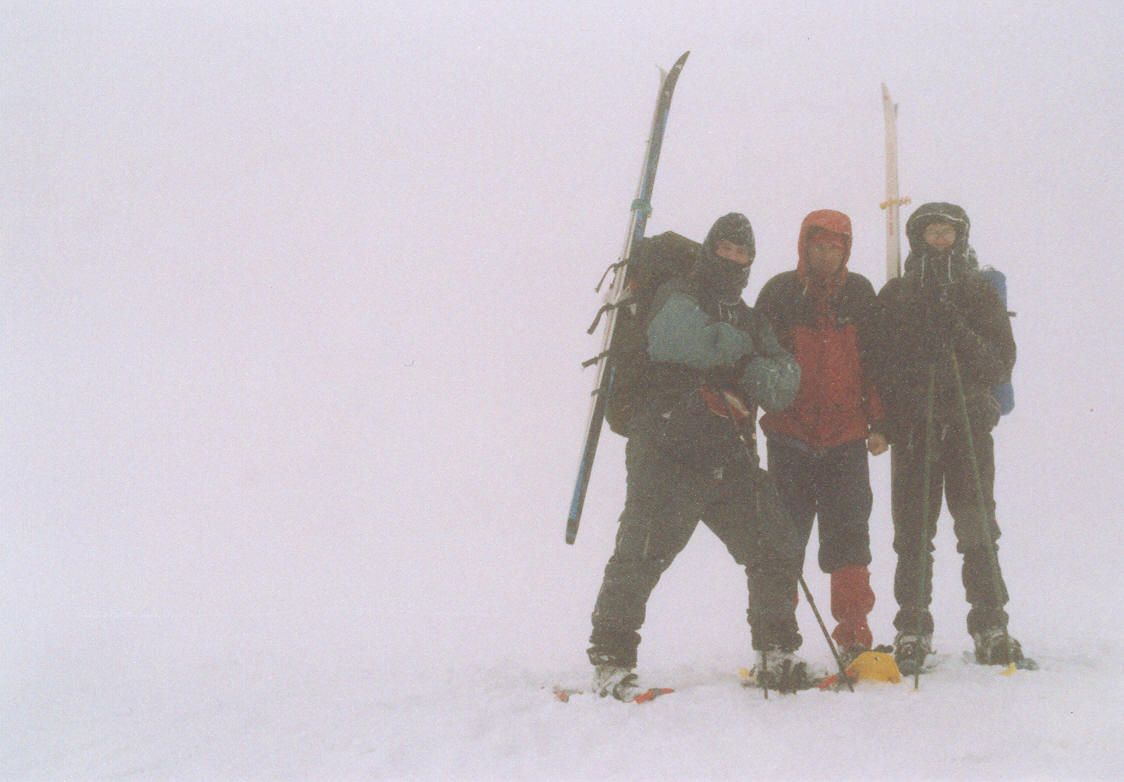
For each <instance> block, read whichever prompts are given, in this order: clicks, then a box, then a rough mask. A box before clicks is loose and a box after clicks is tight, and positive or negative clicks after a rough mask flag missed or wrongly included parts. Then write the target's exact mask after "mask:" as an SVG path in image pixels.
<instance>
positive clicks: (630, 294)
mask: <svg viewBox="0 0 1124 782" xmlns="http://www.w3.org/2000/svg"><path fill="white" fill-rule="evenodd" d="M701 248H702V245H700V244H699V243H698V242H695V241H692V240H690V239H688V238H687V237H685V236H681V235H680V234H677V233H675V232H674V231H667V232H665V233H662V234H659V235H657V236H652V237H647V238H644V239H641V240H640V243H639V244H638V246H636V247H634V248H633V249H632V253H631V258H630V259H629V261H628V265H627V267H626V268H627V269H628V278H627V280H626V282H625V291H624V297H623V298H622V300H621V303H620V306H619V308H618V309H617V315H616V323H615V324H614V327H613V341H612V345H611V346H610V348H609V356H608V360H609V361H610V362H612V364H611V371H612V372H613V376H612V382H611V384H610V386H609V397H608V399H607V400H606V403H605V420H606V421H608V422H609V428H610V429H612V430H613V431H614V432H616V433H617V434H619V435H624V436H625V437H627V436H628V433H629V425H630V423H631V421H632V417H633V415H634V414H635V413H636V409H637V407H638V406H639V404H640V402H641V399H642V396H643V392H644V389H645V387H646V386H647V385H648V383H649V369H650V366H651V361H650V359H649V358H648V333H647V332H648V319H649V317H651V314H652V313H651V308H652V300H653V299H654V298H655V295H656V291H657V290H659V287H660V286H661V285H663V284H664V283H665V282H667V281H668V280H670V279H671V278H673V277H685V276H687V275H689V274H690V273H691V270H692V269H693V268H694V266H695V262H696V261H697V259H698V256H699V251H700V250H701Z"/></svg>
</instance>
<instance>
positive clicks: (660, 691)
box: [632, 687, 675, 703]
mask: <svg viewBox="0 0 1124 782" xmlns="http://www.w3.org/2000/svg"><path fill="white" fill-rule="evenodd" d="M672 692H675V690H673V689H672V688H670V687H651V688H649V689H648V690H646V691H644V692H642V693H640V694H639V695H637V696H636V697H635V698H633V699H632V702H633V703H648V702H649V701H654V700H655V699H656V698H658V697H660V696H661V695H667V694H669V693H672Z"/></svg>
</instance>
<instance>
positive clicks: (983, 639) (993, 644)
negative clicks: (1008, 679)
mask: <svg viewBox="0 0 1124 782" xmlns="http://www.w3.org/2000/svg"><path fill="white" fill-rule="evenodd" d="M972 640H973V641H975V642H976V662H978V663H979V664H980V665H1010V664H1011V663H1014V664H1015V665H1018V664H1020V663H1022V662H1023V661H1024V658H1023V648H1022V646H1021V645H1020V644H1019V642H1018V641H1016V640H1015V639H1014V638H1012V637H1011V636H1010V635H1008V633H1007V630H1006V629H1005V628H1002V627H992V628H989V629H987V630H983V631H981V632H978V633H973V634H972Z"/></svg>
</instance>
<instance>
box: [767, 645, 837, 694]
mask: <svg viewBox="0 0 1124 782" xmlns="http://www.w3.org/2000/svg"><path fill="white" fill-rule="evenodd" d="M825 676H826V673H825V672H824V671H821V670H818V669H815V668H813V667H812V666H810V665H809V664H808V663H807V662H805V661H804V659H803V658H801V657H800V655H798V654H796V653H795V652H790V651H785V650H783V649H766V650H764V651H759V652H757V664H756V665H754V666H753V670H751V671H750V672H749V680H750V681H751V682H752V683H754V684H756V685H757V686H758V687H763V688H766V689H770V690H776V691H777V692H796V691H797V690H807V689H811V688H812V687H815V686H816V685H817V684H819V683H820V681H822V680H823V679H824V677H825Z"/></svg>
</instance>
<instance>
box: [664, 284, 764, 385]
mask: <svg viewBox="0 0 1124 782" xmlns="http://www.w3.org/2000/svg"><path fill="white" fill-rule="evenodd" d="M653 311H654V312H655V314H654V315H653V316H652V318H651V320H650V321H649V322H648V356H649V358H651V359H652V361H658V362H668V363H672V364H684V365H686V366H688V367H690V368H691V369H697V370H699V371H702V372H706V371H707V370H711V369H715V368H716V367H726V366H733V365H734V364H736V363H737V362H738V360H739V359H741V358H742V357H743V356H747V355H749V354H751V353H752V352H753V338H752V337H750V335H749V334H747V333H745V332H744V331H741V330H740V329H737V328H735V327H733V326H731V325H730V324H729V323H723V322H721V321H713V320H711V319H710V318H709V317H707V315H706V313H705V312H703V311H702V308H701V307H699V305H698V302H697V301H695V299H694V298H693V297H692V296H690V295H689V294H688V293H686V292H685V291H683V290H681V289H675V288H670V287H669V286H668V285H665V286H664V288H663V289H661V290H660V291H658V292H657V293H656V298H655V301H654V302H653Z"/></svg>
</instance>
